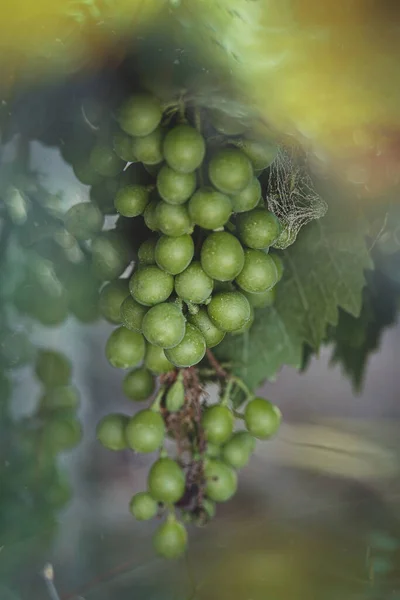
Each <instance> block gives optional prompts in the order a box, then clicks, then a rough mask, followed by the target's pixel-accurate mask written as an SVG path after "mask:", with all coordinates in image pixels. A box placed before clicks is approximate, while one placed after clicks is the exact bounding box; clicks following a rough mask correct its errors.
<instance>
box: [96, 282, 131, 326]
mask: <svg viewBox="0 0 400 600" xmlns="http://www.w3.org/2000/svg"><path fill="white" fill-rule="evenodd" d="M128 296H129V285H128V280H127V279H117V280H116V281H112V282H111V283H107V284H106V285H105V286H104V287H103V288H102V290H101V292H100V297H99V310H100V314H101V315H102V316H103V317H104V318H105V319H107V321H110V323H121V306H122V303H123V301H124V300H125V298H127V297H128Z"/></svg>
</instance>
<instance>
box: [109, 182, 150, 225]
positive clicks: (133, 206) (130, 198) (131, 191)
mask: <svg viewBox="0 0 400 600" xmlns="http://www.w3.org/2000/svg"><path fill="white" fill-rule="evenodd" d="M149 193H150V192H149V189H148V188H147V187H145V186H144V185H138V184H133V185H132V184H131V185H126V186H124V187H122V188H121V189H120V190H119V191H118V192H117V195H116V196H115V199H114V206H115V208H116V210H117V212H118V213H119V214H120V215H122V216H124V217H138V216H139V215H141V214H143V212H144V209H145V208H146V206H147V204H148V202H149Z"/></svg>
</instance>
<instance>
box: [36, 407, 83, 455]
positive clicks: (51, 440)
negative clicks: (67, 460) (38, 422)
mask: <svg viewBox="0 0 400 600" xmlns="http://www.w3.org/2000/svg"><path fill="white" fill-rule="evenodd" d="M81 438H82V426H81V424H80V422H79V421H78V419H76V418H75V417H72V416H69V415H63V416H61V415H57V414H55V416H54V417H53V418H52V419H48V420H47V421H46V426H45V428H44V430H43V441H44V444H45V446H46V448H48V449H49V450H50V451H51V452H54V453H58V452H63V451H64V450H70V449H71V448H74V447H75V446H77V445H78V444H79V442H80V441H81Z"/></svg>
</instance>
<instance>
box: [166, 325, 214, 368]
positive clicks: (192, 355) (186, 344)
mask: <svg viewBox="0 0 400 600" xmlns="http://www.w3.org/2000/svg"><path fill="white" fill-rule="evenodd" d="M205 353H206V342H205V339H204V337H203V336H202V334H201V333H200V331H199V330H198V329H197V327H194V325H191V324H190V323H187V325H186V331H185V335H184V336H183V339H182V341H181V342H180V343H179V344H178V345H177V346H174V348H169V349H168V350H165V356H166V357H167V358H168V360H170V361H171V362H172V364H174V365H175V366H176V367H180V368H184V367H192V366H193V365H197V363H199V362H200V361H201V360H202V359H203V358H204V355H205Z"/></svg>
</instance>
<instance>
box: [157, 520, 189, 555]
mask: <svg viewBox="0 0 400 600" xmlns="http://www.w3.org/2000/svg"><path fill="white" fill-rule="evenodd" d="M153 544H154V548H155V550H156V552H157V554H159V555H160V556H162V557H163V558H168V559H174V558H179V557H180V556H181V555H182V554H183V553H184V552H185V550H186V545H187V532H186V529H185V527H184V525H182V523H179V522H178V521H176V520H175V519H167V521H166V522H165V523H163V524H162V525H160V526H159V528H158V529H157V531H156V533H155V534H154V537H153Z"/></svg>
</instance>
